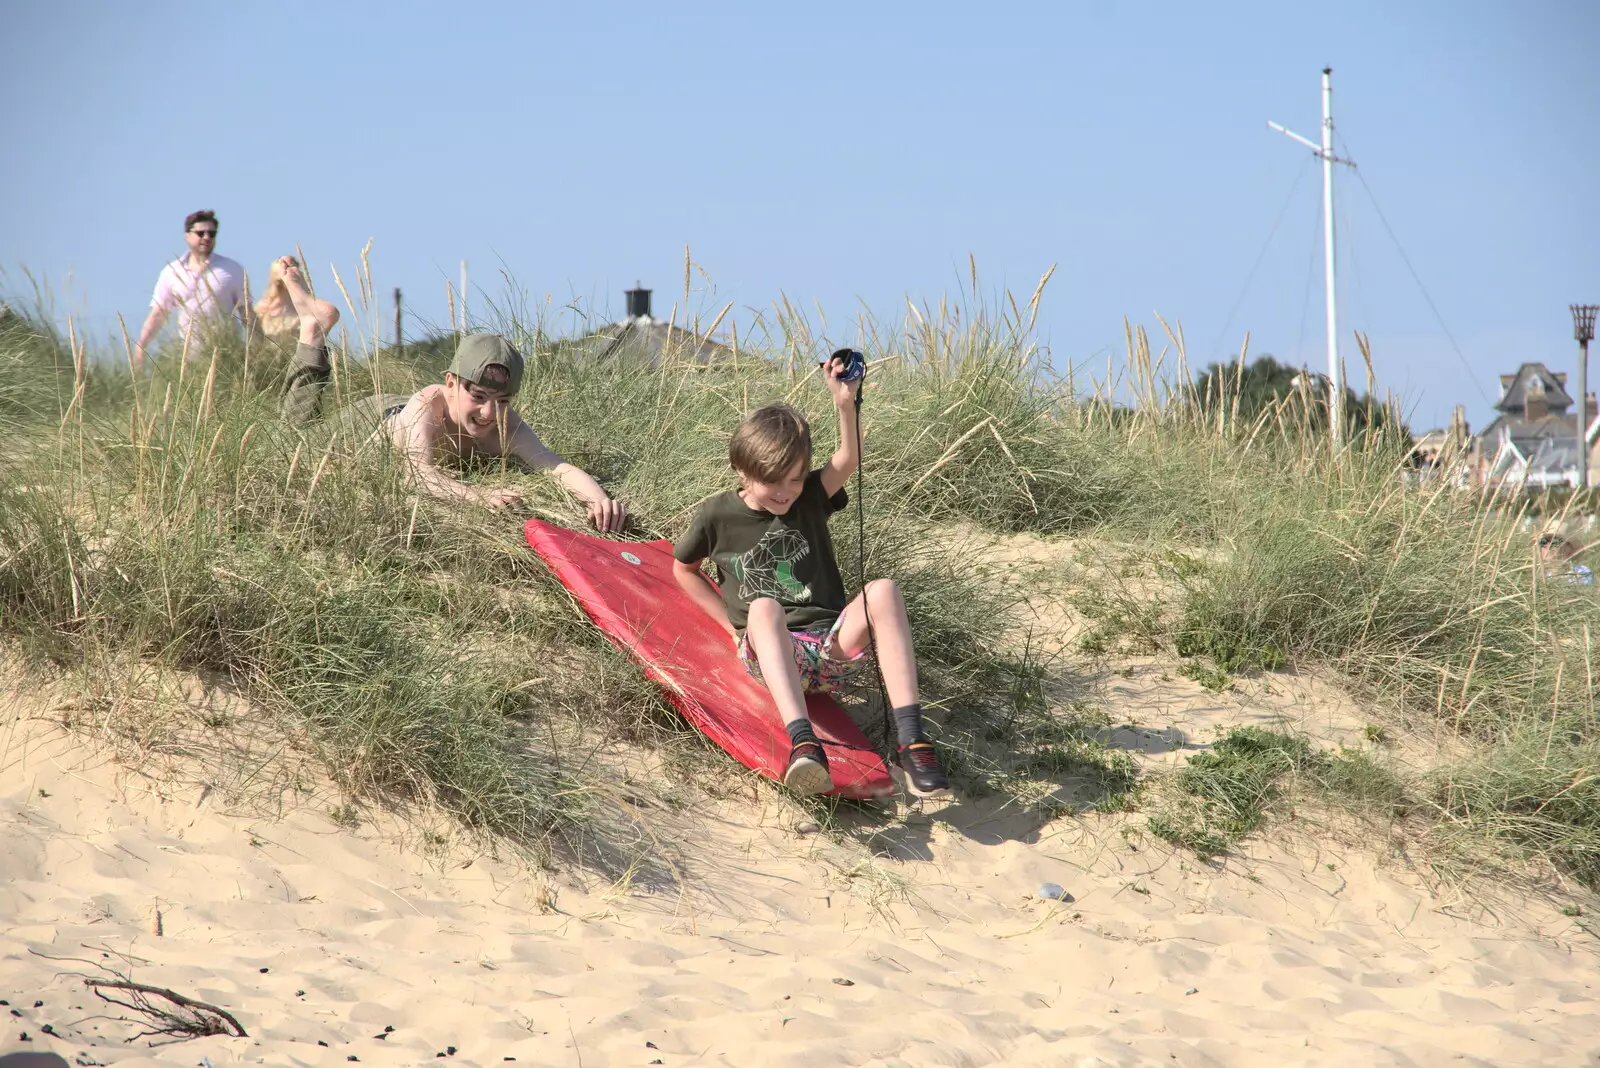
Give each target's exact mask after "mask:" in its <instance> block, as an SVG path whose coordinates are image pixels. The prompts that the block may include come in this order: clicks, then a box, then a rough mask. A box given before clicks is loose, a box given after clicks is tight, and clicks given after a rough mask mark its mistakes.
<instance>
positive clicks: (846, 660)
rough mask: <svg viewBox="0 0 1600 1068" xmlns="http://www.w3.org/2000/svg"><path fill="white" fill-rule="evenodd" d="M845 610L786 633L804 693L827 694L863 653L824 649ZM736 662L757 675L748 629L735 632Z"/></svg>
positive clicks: (758, 667)
mask: <svg viewBox="0 0 1600 1068" xmlns="http://www.w3.org/2000/svg"><path fill="white" fill-rule="evenodd" d="M848 613H849V609H848V608H847V609H845V611H843V612H840V613H839V618H838V619H835V620H834V621H833V622H832V623H817V624H814V625H812V626H809V627H805V628H802V629H801V630H791V631H790V632H789V647H790V649H792V650H793V651H794V666H795V667H796V668H797V669H798V670H799V672H800V685H801V687H803V688H804V689H805V691H806V692H807V693H829V692H831V691H832V690H833V689H834V687H835V686H836V685H837V684H838V683H839V682H840V681H841V680H842V679H844V678H845V676H847V675H848V674H850V672H851V669H852V667H853V665H855V664H857V663H859V662H860V661H861V660H862V658H863V657H865V656H866V655H867V650H866V649H865V648H863V649H862V650H861V651H860V652H858V653H856V655H855V656H851V657H835V656H829V655H828V649H829V648H830V647H831V646H832V645H833V642H834V639H835V638H837V637H838V636H839V629H840V628H841V627H843V626H844V619H845V616H846V615H847V614H848ZM739 662H740V663H742V664H743V665H744V668H745V670H746V671H748V672H750V674H751V675H753V676H754V677H755V678H757V679H761V681H762V682H765V681H766V680H765V679H762V678H761V665H760V663H758V662H757V661H756V653H755V650H754V649H752V648H750V632H749V631H740V632H739Z"/></svg>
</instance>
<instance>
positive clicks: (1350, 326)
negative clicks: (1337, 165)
mask: <svg viewBox="0 0 1600 1068" xmlns="http://www.w3.org/2000/svg"><path fill="white" fill-rule="evenodd" d="M1346 155H1347V156H1348V152H1346ZM1333 195H1334V198H1335V200H1337V202H1338V203H1336V204H1335V205H1334V211H1335V212H1336V213H1337V215H1338V218H1339V220H1340V222H1341V225H1342V227H1343V229H1344V237H1343V238H1342V240H1343V241H1344V245H1343V247H1344V250H1345V252H1346V253H1347V254H1348V255H1349V258H1350V274H1351V276H1352V277H1353V278H1354V279H1355V299H1354V300H1350V299H1347V298H1345V297H1344V295H1343V294H1341V295H1340V309H1339V313H1340V314H1341V315H1345V316H1346V319H1345V323H1346V326H1345V329H1346V330H1348V331H1350V332H1351V333H1352V334H1354V333H1355V324H1354V323H1353V322H1351V320H1353V319H1355V318H1357V316H1358V314H1359V317H1360V318H1361V321H1362V323H1363V324H1370V323H1371V310H1370V308H1369V307H1368V306H1367V287H1366V286H1365V285H1364V284H1363V283H1362V272H1361V260H1360V258H1359V257H1358V256H1357V255H1356V242H1355V222H1354V221H1353V220H1352V219H1351V214H1352V213H1351V211H1350V210H1349V209H1350V206H1351V205H1350V200H1349V198H1347V197H1345V196H1343V195H1342V194H1341V193H1340V190H1339V187H1338V186H1335V187H1334V191H1333ZM1369 329H1370V326H1369ZM1363 363H1365V361H1363ZM1362 370H1363V372H1365V367H1364V366H1363V368H1362ZM1349 384H1350V383H1349V381H1346V382H1345V385H1347V386H1348V385H1349ZM1372 385H1373V386H1374V387H1376V386H1377V375H1376V373H1374V375H1373V382H1372Z"/></svg>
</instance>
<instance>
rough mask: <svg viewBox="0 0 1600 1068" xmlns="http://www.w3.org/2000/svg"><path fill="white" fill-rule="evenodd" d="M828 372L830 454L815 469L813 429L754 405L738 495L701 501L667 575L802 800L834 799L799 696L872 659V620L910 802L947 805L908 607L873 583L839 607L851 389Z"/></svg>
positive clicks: (746, 425)
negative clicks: (714, 639)
mask: <svg viewBox="0 0 1600 1068" xmlns="http://www.w3.org/2000/svg"><path fill="white" fill-rule="evenodd" d="M843 370H844V361H843V360H840V359H833V360H830V361H829V362H828V364H827V365H826V366H825V369H824V373H825V374H826V376H827V380H828V392H829V393H831V394H832V395H833V406H834V408H835V409H836V410H837V411H838V413H839V442H840V444H839V448H838V450H837V451H835V452H834V454H833V456H832V457H831V458H830V459H829V460H828V463H827V466H825V467H821V468H818V469H817V470H815V471H812V470H810V468H811V458H812V457H811V427H810V426H809V425H808V424H807V423H806V420H805V417H804V416H803V415H801V414H800V413H799V412H798V411H796V410H795V409H794V408H791V407H790V406H789V405H787V404H770V405H768V406H767V407H765V408H761V409H759V410H758V411H756V412H755V413H753V414H752V415H750V416H749V417H748V418H746V419H745V420H744V421H743V422H742V423H740V424H739V428H738V429H737V430H735V431H734V433H733V439H732V440H731V441H730V442H729V443H728V460H729V462H730V463H731V464H732V465H733V469H734V471H735V472H736V473H737V474H738V476H739V488H738V489H737V490H728V491H726V492H724V493H719V494H717V495H716V496H714V497H709V498H707V499H706V500H705V501H704V502H702V503H701V505H700V508H699V510H698V511H696V512H695V516H694V519H693V521H692V522H691V523H690V524H689V529H688V531H687V532H686V533H685V534H684V535H683V536H682V537H681V538H679V539H678V543H677V545H676V546H675V548H674V551H673V556H674V558H675V559H676V561H677V562H676V563H675V564H674V566H673V575H674V577H675V578H676V579H677V581H678V585H680V586H682V587H683V589H684V591H685V592H686V593H688V595H689V596H690V597H691V598H693V599H694V601H695V603H697V604H698V605H700V607H701V608H703V609H705V611H706V614H707V615H709V616H711V618H712V619H715V620H716V621H717V622H718V623H720V624H721V625H722V626H723V628H725V629H726V630H727V631H728V634H729V637H730V638H731V639H732V640H733V642H734V644H735V646H736V647H737V648H738V652H739V659H740V661H742V662H743V663H744V665H745V668H746V669H747V670H748V671H749V672H750V674H752V675H754V676H755V677H756V678H758V679H760V680H761V681H762V682H763V683H765V684H766V687H767V689H768V690H769V691H770V692H771V693H772V699H773V701H774V702H775V703H776V704H777V706H778V713H779V715H781V716H782V717H783V723H784V727H785V728H786V729H787V730H788V732H789V738H790V741H791V743H792V745H793V748H792V749H791V750H790V752H789V766H788V769H787V771H786V772H785V773H784V777H783V781H784V784H785V785H786V786H788V787H789V788H790V789H792V790H794V791H795V792H796V793H800V794H819V793H825V792H826V791H828V790H830V789H832V787H833V780H832V778H831V777H830V776H829V774H828V757H827V754H826V753H824V752H823V749H822V744H821V743H820V742H819V741H818V740H817V736H816V734H815V733H814V732H813V731H812V729H811V719H810V717H809V716H808V715H807V714H806V702H805V693H806V691H808V690H813V691H814V690H826V689H831V688H832V684H833V682H834V681H835V680H836V679H837V678H839V676H840V675H841V674H843V673H844V672H845V671H846V670H847V668H848V665H850V664H853V663H855V662H857V661H859V660H860V659H861V658H862V657H864V656H865V655H866V653H867V649H868V645H869V637H868V632H867V626H868V620H867V615H868V612H870V613H871V617H872V618H871V625H872V632H873V636H874V637H875V638H876V642H877V647H878V660H879V663H880V665H881V666H882V669H883V682H884V687H885V689H887V690H888V694H889V703H890V705H891V706H892V707H893V709H894V718H895V729H896V732H897V733H898V735H899V741H900V749H899V761H898V762H899V764H900V766H901V768H902V769H904V771H905V773H906V777H907V779H908V781H909V784H910V789H911V791H912V792H913V793H915V794H917V795H918V796H920V797H932V796H942V795H948V794H949V792H950V784H949V782H948V781H947V780H946V779H945V776H944V772H943V770H941V769H940V767H939V758H938V757H937V756H936V755H935V754H934V751H933V744H932V743H931V742H929V741H928V740H927V738H925V737H924V736H923V733H922V706H921V705H920V704H919V703H918V696H917V665H916V660H915V659H914V656H913V653H912V648H911V625H910V623H909V622H908V621H907V619H906V605H905V600H904V598H903V597H901V595H900V588H899V587H898V586H897V585H895V582H894V580H893V579H873V580H872V581H871V582H869V583H867V584H866V589H865V590H863V591H862V593H860V594H858V595H857V596H856V598H855V599H854V600H852V601H851V602H850V603H849V604H848V605H847V604H845V593H844V580H843V579H842V578H841V577H840V575H839V564H838V561H837V560H836V559H835V558H834V555H833V541H832V539H830V538H829V536H828V517H829V516H830V515H832V514H833V513H834V512H837V511H838V510H839V509H841V508H843V507H844V506H845V503H846V501H847V500H848V498H847V496H846V494H845V491H844V487H845V483H846V482H847V481H849V479H850V475H851V473H852V472H853V471H855V469H856V465H857V464H859V463H860V455H859V454H858V452H857V449H856V442H857V433H856V408H855V393H856V390H858V389H860V388H861V383H860V382H859V381H857V382H845V381H842V380H841V379H840V378H839V375H840V373H841V372H842V371H843ZM707 557H710V558H711V559H712V560H713V561H715V563H716V565H717V570H718V573H719V574H720V576H721V580H722V595H721V597H718V596H717V593H716V591H715V590H714V589H713V588H712V586H711V584H710V583H709V582H707V581H706V579H705V576H704V575H703V574H702V573H701V571H700V562H701V561H702V560H704V559H706V558H707Z"/></svg>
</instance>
